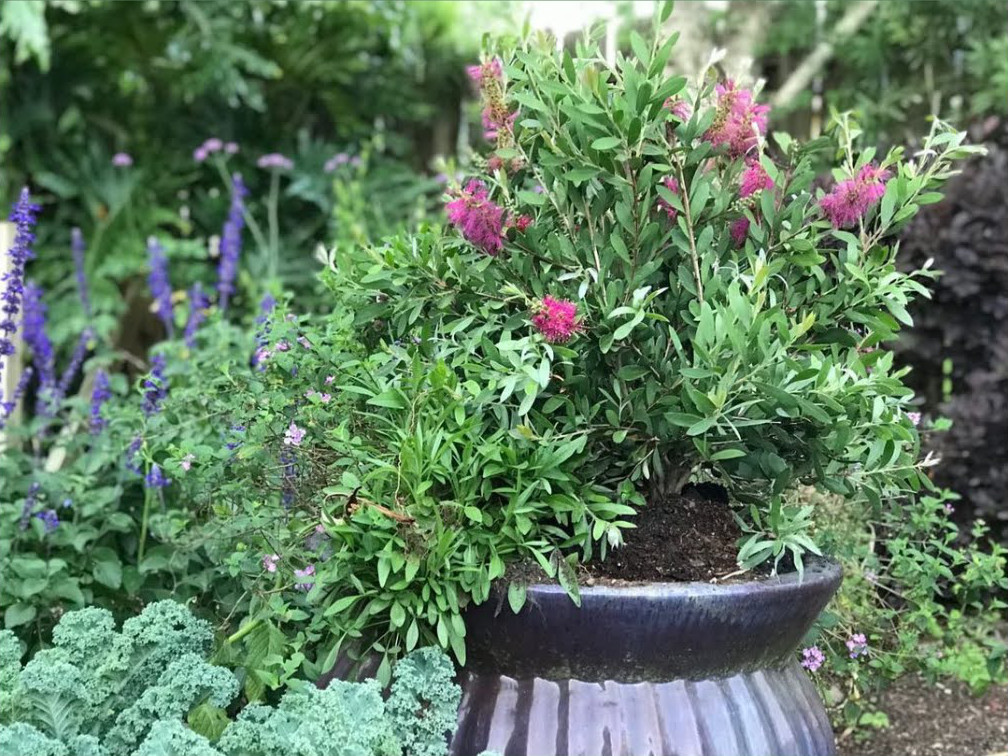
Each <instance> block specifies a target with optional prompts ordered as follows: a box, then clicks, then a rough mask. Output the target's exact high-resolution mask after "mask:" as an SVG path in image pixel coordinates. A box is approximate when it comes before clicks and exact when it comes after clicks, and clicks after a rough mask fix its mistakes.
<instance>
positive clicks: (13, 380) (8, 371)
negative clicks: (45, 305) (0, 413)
mask: <svg viewBox="0 0 1008 756" xmlns="http://www.w3.org/2000/svg"><path fill="white" fill-rule="evenodd" d="M15 228H16V227H15V226H14V224H13V223H8V222H6V221H4V222H2V223H0V281H2V280H3V277H4V274H5V273H7V271H8V270H10V268H11V259H10V255H9V254H8V252H10V250H11V247H13V246H14V235H15ZM11 338H12V340H13V341H14V354H11V355H7V356H6V357H5V358H3V362H0V389H2V390H3V398H2V399H0V401H3V402H9V401H11V397H12V396H13V395H14V390H15V389H16V388H17V385H18V381H20V380H21V370H22V366H21V351H22V350H21V329H20V328H19V329H18V330H17V331H15V332H14V333H13V334H11ZM18 405H20V402H18ZM20 415H21V409H20V406H15V407H14V411H13V412H12V413H11V416H10V417H8V418H7V421H6V425H13V424H15V423H17V422H18V420H19V419H20ZM6 446H7V438H6V435H5V434H4V432H3V430H0V451H3V449H5V448H6Z"/></svg>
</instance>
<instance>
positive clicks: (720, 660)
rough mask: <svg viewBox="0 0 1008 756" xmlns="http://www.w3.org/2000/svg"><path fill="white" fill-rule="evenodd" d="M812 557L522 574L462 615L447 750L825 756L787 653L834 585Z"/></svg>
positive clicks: (818, 726) (822, 731)
mask: <svg viewBox="0 0 1008 756" xmlns="http://www.w3.org/2000/svg"><path fill="white" fill-rule="evenodd" d="M841 579H842V574H841V570H840V566H839V565H838V564H836V563H834V562H830V561H826V560H821V561H817V562H814V563H812V564H810V565H808V566H807V567H806V569H805V574H804V577H803V579H802V580H800V581H799V579H798V576H797V575H796V574H789V575H784V576H780V577H775V578H769V579H765V580H758V581H751V582H746V583H735V584H729V585H710V584H707V583H650V584H642V585H635V586H627V587H592V588H582V590H581V607H580V608H578V607H576V606H575V605H574V604H573V603H572V602H571V600H570V599H569V598H568V596H567V594H566V593H565V592H564V591H563V589H561V588H560V587H558V586H555V585H533V586H529V588H528V591H527V601H526V605H525V606H524V607H523V608H522V610H521V611H520V612H519V613H518V614H514V613H513V612H512V611H511V610H510V609H509V608H508V607H507V603H506V599H505V598H504V595H503V594H502V593H492V594H491V597H490V600H489V601H487V602H485V603H483V604H481V605H480V606H477V607H472V608H470V609H469V610H467V612H466V628H467V633H466V635H467V638H466V646H467V656H468V660H467V664H466V669H465V671H464V673H463V677H462V685H463V696H462V705H461V707H460V709H459V720H458V723H459V726H458V730H457V731H456V734H455V737H454V739H453V740H452V743H451V754H452V756H477V754H479V753H481V752H482V751H484V750H489V751H496V752H497V753H499V754H501V755H502V756H829V755H830V754H834V753H835V752H836V748H835V744H834V740H833V731H832V730H831V728H830V724H829V720H828V718H827V716H826V711H825V709H824V708H823V705H822V702H821V701H820V700H819V696H818V694H817V693H816V690H815V688H814V687H813V685H812V683H811V682H810V681H809V679H808V678H807V677H806V676H805V673H804V672H803V670H802V669H801V667H800V666H799V665H798V663H797V661H796V659H795V651H796V650H797V648H798V645H799V644H800V642H801V640H802V637H803V636H804V635H805V633H806V632H807V631H808V629H809V627H810V626H811V624H812V622H813V621H814V620H815V618H816V617H817V616H818V615H819V612H821V611H822V609H823V607H825V606H826V604H827V602H828V601H829V600H830V598H831V597H832V596H833V594H834V593H835V592H836V590H837V588H838V587H839V585H840V581H841Z"/></svg>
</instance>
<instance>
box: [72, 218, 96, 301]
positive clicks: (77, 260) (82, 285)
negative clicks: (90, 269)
mask: <svg viewBox="0 0 1008 756" xmlns="http://www.w3.org/2000/svg"><path fill="white" fill-rule="evenodd" d="M85 250H86V246H85V244H84V234H82V233H81V230H80V229H79V228H73V229H71V230H70V251H71V252H72V253H73V261H74V271H75V272H76V273H77V293H78V294H79V295H80V301H81V307H83V308H84V315H85V316H86V317H87V319H88V320H91V295H90V294H89V292H88V282H87V275H86V274H85V272H84V252H85Z"/></svg>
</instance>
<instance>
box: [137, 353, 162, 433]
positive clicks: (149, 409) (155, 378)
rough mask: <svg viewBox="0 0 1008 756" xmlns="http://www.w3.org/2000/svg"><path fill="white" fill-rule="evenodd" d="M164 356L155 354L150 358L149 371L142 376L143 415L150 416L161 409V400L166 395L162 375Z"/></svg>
mask: <svg viewBox="0 0 1008 756" xmlns="http://www.w3.org/2000/svg"><path fill="white" fill-rule="evenodd" d="M164 370H165V356H164V355H163V354H155V355H154V357H153V359H152V360H151V369H150V373H149V374H148V375H147V377H146V378H144V382H143V388H144V404H143V411H144V415H146V416H147V417H151V416H152V415H156V414H157V413H158V412H160V411H161V402H163V401H164V399H165V397H166V396H168V382H167V381H166V380H165V377H164Z"/></svg>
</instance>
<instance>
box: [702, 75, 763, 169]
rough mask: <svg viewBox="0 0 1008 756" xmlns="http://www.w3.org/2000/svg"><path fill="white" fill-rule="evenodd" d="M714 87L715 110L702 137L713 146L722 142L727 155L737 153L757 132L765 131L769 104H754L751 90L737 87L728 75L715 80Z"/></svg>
mask: <svg viewBox="0 0 1008 756" xmlns="http://www.w3.org/2000/svg"><path fill="white" fill-rule="evenodd" d="M714 91H715V94H716V96H717V112H716V114H715V116H714V123H712V124H711V127H710V128H709V129H708V130H707V133H705V134H704V139H705V140H706V141H708V142H710V143H711V144H712V145H713V146H715V147H718V146H720V145H726V146H727V147H728V154H729V155H731V156H732V157H741V156H742V155H744V154H746V153H747V152H749V150H751V149H752V148H753V147H755V146H756V143H757V141H758V136H759V135H761V134H765V133H766V128H767V114H768V113H769V112H770V106H769V105H758V104H756V102H754V101H753V93H752V90H749V89H739V88H738V87H737V86H736V85H735V82H734V81H732V80H731V79H728V80H727V81H725V82H724V83H723V84H718V85H717V86H716V87H715V88H714Z"/></svg>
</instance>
